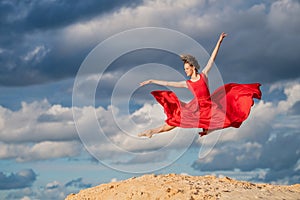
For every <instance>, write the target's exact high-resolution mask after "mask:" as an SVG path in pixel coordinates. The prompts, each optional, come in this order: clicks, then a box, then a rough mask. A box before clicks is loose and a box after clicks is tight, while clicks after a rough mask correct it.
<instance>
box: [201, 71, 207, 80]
mask: <svg viewBox="0 0 300 200" xmlns="http://www.w3.org/2000/svg"><path fill="white" fill-rule="evenodd" d="M200 76H201V78H202V77H203V78H204V79H207V73H205V72H203V71H202V72H201V73H200Z"/></svg>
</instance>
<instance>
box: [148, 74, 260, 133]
mask: <svg viewBox="0 0 300 200" xmlns="http://www.w3.org/2000/svg"><path fill="white" fill-rule="evenodd" d="M186 82H187V85H188V88H189V89H190V90H191V92H192V93H193V95H194V99H193V100H191V101H190V102H189V103H185V102H182V101H180V100H179V99H178V97H177V96H176V94H175V93H174V92H172V91H164V90H157V91H152V92H151V94H152V95H153V96H154V97H155V99H156V100H157V101H158V102H159V103H160V104H161V105H162V106H163V108H164V112H165V114H166V115H167V119H166V123H167V124H169V125H171V126H176V127H182V128H203V129H206V130H214V129H221V128H227V127H236V128H238V127H240V125H241V124H242V122H243V121H244V120H246V119H247V117H248V115H249V113H250V108H251V106H252V105H253V104H254V101H253V98H257V99H260V98H261V91H260V89H259V86H260V84H259V83H252V84H237V83H229V84H225V85H223V86H221V87H219V88H218V89H216V90H215V91H214V92H213V94H212V95H210V93H209V89H208V87H207V82H208V80H207V77H206V76H205V75H204V74H203V73H201V74H200V79H199V80H198V81H195V82H193V81H191V80H188V81H186Z"/></svg>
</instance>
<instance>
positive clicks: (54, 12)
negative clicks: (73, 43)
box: [0, 0, 140, 86]
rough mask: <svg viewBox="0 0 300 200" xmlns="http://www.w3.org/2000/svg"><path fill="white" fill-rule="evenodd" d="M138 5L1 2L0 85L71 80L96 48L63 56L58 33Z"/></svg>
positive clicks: (136, 0)
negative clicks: (65, 28)
mask: <svg viewBox="0 0 300 200" xmlns="http://www.w3.org/2000/svg"><path fill="white" fill-rule="evenodd" d="M138 3H140V0H131V1H109V0H101V1H96V0H87V1H79V0H76V1H70V0H64V1H46V0H43V1H1V2H0V16H1V17H0V66H1V68H0V85H4V86H22V85H32V84H38V83H43V82H47V81H51V80H57V79H61V78H64V77H70V76H74V75H75V73H76V72H77V70H78V68H79V66H80V64H81V62H82V61H83V59H84V57H85V56H86V55H87V53H88V52H89V51H90V50H91V49H92V47H93V46H95V45H96V44H90V45H88V46H85V47H80V48H79V49H76V50H75V49H69V50H68V51H67V52H66V50H61V46H60V45H61V42H62V41H63V39H61V38H60V34H61V33H59V32H58V31H59V30H61V29H63V28H64V27H67V26H69V25H72V24H74V23H79V22H83V21H87V20H89V19H91V18H93V17H95V16H101V15H104V14H108V13H109V12H112V11H114V10H116V9H119V8H120V7H124V6H125V7H126V6H135V5H137V4H138ZM74 34H76V33H74ZM70 52H71V53H70Z"/></svg>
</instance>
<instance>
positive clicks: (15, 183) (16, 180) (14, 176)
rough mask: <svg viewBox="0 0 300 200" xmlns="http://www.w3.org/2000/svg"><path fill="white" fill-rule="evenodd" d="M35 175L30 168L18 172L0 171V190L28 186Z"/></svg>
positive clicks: (34, 178)
mask: <svg viewBox="0 0 300 200" xmlns="http://www.w3.org/2000/svg"><path fill="white" fill-rule="evenodd" d="M36 177H37V175H36V174H35V172H34V171H33V170H32V169H28V170H22V171H20V172H18V173H11V174H5V173H3V172H0V190H10V189H21V188H26V187H30V186H31V185H32V184H33V182H34V181H35V180H36Z"/></svg>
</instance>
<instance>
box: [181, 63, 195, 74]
mask: <svg viewBox="0 0 300 200" xmlns="http://www.w3.org/2000/svg"><path fill="white" fill-rule="evenodd" d="M183 67H184V71H185V73H186V75H187V76H192V75H193V72H194V70H195V67H194V66H191V65H190V64H189V63H187V62H186V63H184V66H183Z"/></svg>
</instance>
